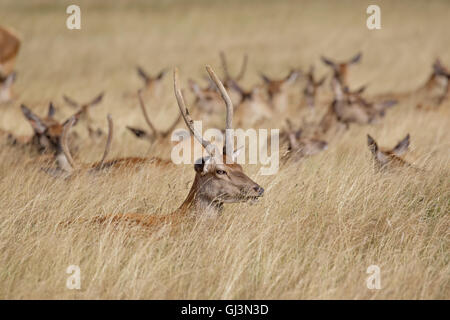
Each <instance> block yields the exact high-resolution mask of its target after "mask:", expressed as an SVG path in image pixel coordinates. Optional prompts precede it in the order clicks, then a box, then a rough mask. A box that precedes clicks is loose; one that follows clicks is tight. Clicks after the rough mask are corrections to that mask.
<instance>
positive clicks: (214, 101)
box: [188, 79, 222, 115]
mask: <svg viewBox="0 0 450 320" xmlns="http://www.w3.org/2000/svg"><path fill="white" fill-rule="evenodd" d="M188 83H189V88H190V89H191V91H192V93H193V94H194V96H195V101H194V104H195V106H196V108H197V109H198V110H199V111H200V112H201V113H203V114H205V113H206V114H207V115H211V114H213V113H218V112H219V110H222V99H221V97H220V93H219V92H218V91H217V90H216V88H215V87H211V86H210V85H208V86H207V87H204V88H202V87H200V85H199V84H198V83H197V82H196V81H195V80H193V79H188Z"/></svg>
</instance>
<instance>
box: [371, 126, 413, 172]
mask: <svg viewBox="0 0 450 320" xmlns="http://www.w3.org/2000/svg"><path fill="white" fill-rule="evenodd" d="M409 138H410V137H409V134H407V135H406V137H405V138H403V139H402V140H401V141H400V142H398V143H397V145H396V146H395V147H394V148H392V149H385V148H380V147H379V146H378V144H377V143H376V141H375V139H373V138H372V137H371V136H370V135H367V145H368V146H369V150H370V151H371V152H372V155H373V157H374V160H375V168H376V169H378V170H379V169H388V168H389V169H393V168H404V167H412V165H411V164H409V163H408V162H406V161H405V160H403V159H402V158H401V156H402V155H404V154H405V153H406V152H407V151H408V147H409V141H410V139H409Z"/></svg>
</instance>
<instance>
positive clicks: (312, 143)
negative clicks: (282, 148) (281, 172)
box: [280, 120, 328, 161]
mask: <svg viewBox="0 0 450 320" xmlns="http://www.w3.org/2000/svg"><path fill="white" fill-rule="evenodd" d="M286 122H287V124H288V129H287V130H285V131H283V132H282V133H281V134H280V139H281V140H287V142H288V150H287V153H286V154H285V155H284V156H283V157H282V161H288V160H294V161H298V160H300V159H301V158H305V157H309V156H313V155H315V154H318V153H320V152H322V151H324V150H326V149H328V143H327V142H326V141H325V140H323V139H322V138H321V137H320V136H318V135H313V136H310V137H308V136H306V135H305V134H304V131H303V130H302V129H297V130H295V129H293V126H292V124H291V122H290V121H289V120H286Z"/></svg>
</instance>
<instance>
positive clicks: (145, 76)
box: [136, 66, 151, 83]
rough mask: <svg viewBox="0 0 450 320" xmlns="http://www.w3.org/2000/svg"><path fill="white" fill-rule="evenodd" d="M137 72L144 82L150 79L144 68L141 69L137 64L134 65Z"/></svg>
mask: <svg viewBox="0 0 450 320" xmlns="http://www.w3.org/2000/svg"><path fill="white" fill-rule="evenodd" d="M136 70H137V73H138V75H139V76H140V77H141V78H142V79H143V80H144V82H146V83H147V82H149V81H150V80H151V79H150V77H149V75H148V74H147V72H145V71H144V69H142V68H141V67H139V66H137V67H136Z"/></svg>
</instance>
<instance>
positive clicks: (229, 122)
mask: <svg viewBox="0 0 450 320" xmlns="http://www.w3.org/2000/svg"><path fill="white" fill-rule="evenodd" d="M206 71H208V74H209V76H210V77H211V79H212V80H213V81H214V83H215V84H216V86H217V88H218V89H219V91H220V95H221V96H222V99H223V100H224V101H225V105H226V107H227V118H226V127H225V148H226V149H225V150H226V153H227V154H231V153H232V152H233V151H234V150H233V145H234V143H233V134H232V132H231V129H233V103H232V102H231V99H230V96H229V95H228V93H227V90H225V87H224V86H223V84H222V82H221V81H220V79H219V77H218V76H217V75H216V74H215V73H214V71H213V69H212V68H211V67H210V66H209V65H207V66H206Z"/></svg>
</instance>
